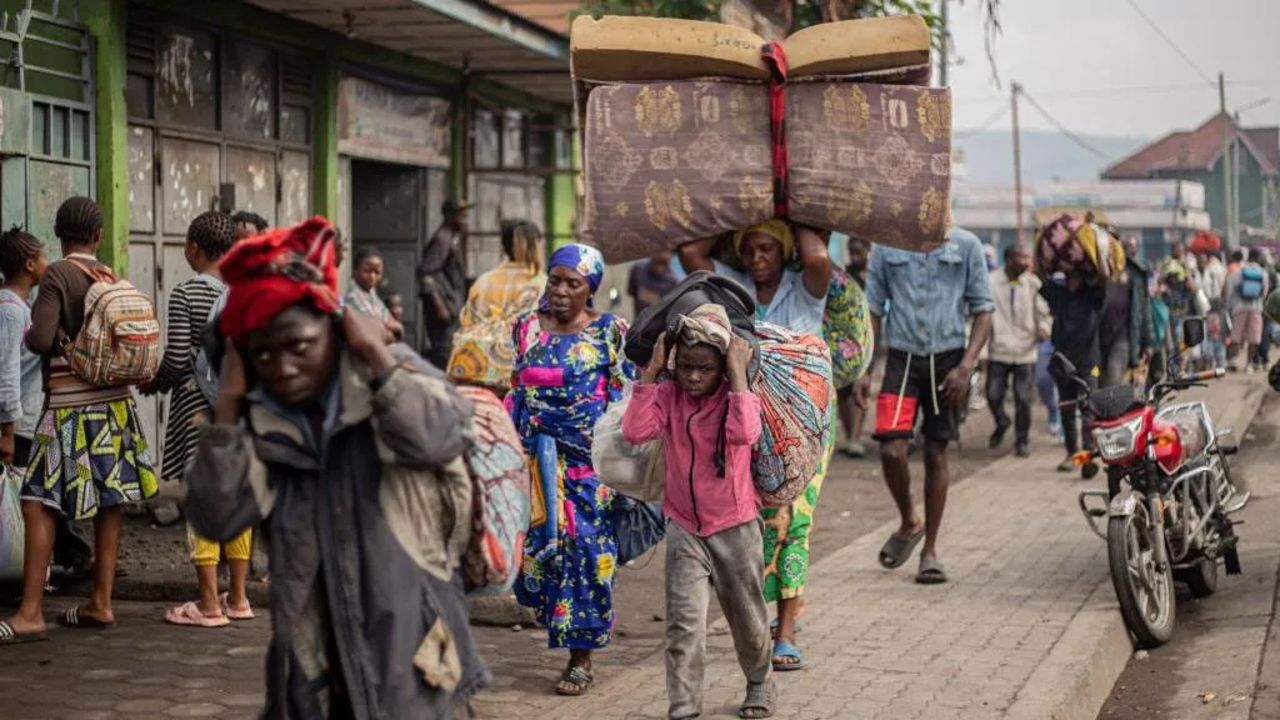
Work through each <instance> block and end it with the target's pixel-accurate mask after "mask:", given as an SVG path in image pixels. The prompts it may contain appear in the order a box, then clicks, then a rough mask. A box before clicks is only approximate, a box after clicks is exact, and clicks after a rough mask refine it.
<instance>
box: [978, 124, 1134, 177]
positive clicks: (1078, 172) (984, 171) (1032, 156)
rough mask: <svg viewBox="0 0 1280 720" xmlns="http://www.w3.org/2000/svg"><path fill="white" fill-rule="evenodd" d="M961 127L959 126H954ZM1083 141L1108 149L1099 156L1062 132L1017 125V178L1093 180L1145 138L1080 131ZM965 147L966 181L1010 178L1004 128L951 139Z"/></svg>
mask: <svg viewBox="0 0 1280 720" xmlns="http://www.w3.org/2000/svg"><path fill="white" fill-rule="evenodd" d="M959 132H961V133H963V129H961V130H959ZM1083 139H1084V141H1085V142H1087V143H1089V144H1090V145H1092V146H1093V147H1095V148H1097V149H1098V150H1101V151H1102V152H1104V153H1106V154H1107V157H1108V159H1106V160H1102V159H1100V158H1098V157H1097V156H1095V155H1094V154H1093V153H1090V152H1088V151H1086V150H1085V149H1083V148H1081V147H1080V146H1079V145H1076V144H1075V143H1073V142H1072V141H1071V140H1070V139H1069V138H1067V137H1066V136H1065V135H1062V134H1060V133H1056V132H1050V131H1044V130H1024V131H1022V181H1023V182H1024V183H1027V184H1035V183H1042V182H1048V181H1051V180H1054V179H1058V180H1065V181H1079V180H1097V179H1098V175H1099V173H1101V172H1102V170H1103V169H1104V168H1105V167H1106V166H1108V165H1110V164H1111V163H1113V162H1115V161H1117V160H1119V159H1121V158H1123V157H1124V156H1126V155H1128V154H1129V153H1131V152H1133V151H1134V150H1136V149H1138V148H1140V147H1142V146H1143V145H1145V144H1147V142H1148V141H1147V140H1144V139H1142V138H1124V137H1099V136H1090V135H1085V136H1083ZM955 147H956V148H957V149H959V150H960V151H962V152H963V153H964V155H963V158H964V159H963V162H964V168H965V172H966V174H967V178H968V181H969V182H972V183H975V184H982V185H1012V184H1013V138H1012V137H1011V136H1010V133H1009V131H1007V130H984V131H982V132H978V133H974V134H972V135H966V136H964V137H960V138H957V139H956V140H955Z"/></svg>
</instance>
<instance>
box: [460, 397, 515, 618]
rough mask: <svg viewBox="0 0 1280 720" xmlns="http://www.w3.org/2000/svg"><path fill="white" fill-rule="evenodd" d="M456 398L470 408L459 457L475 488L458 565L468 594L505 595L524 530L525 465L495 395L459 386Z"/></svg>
mask: <svg viewBox="0 0 1280 720" xmlns="http://www.w3.org/2000/svg"><path fill="white" fill-rule="evenodd" d="M458 394H460V395H462V396H463V397H464V398H466V399H467V400H470V401H471V403H472V404H473V405H474V414H473V415H472V419H471V426H472V434H473V438H474V442H473V443H472V445H471V447H470V448H468V450H467V451H466V453H465V455H464V460H465V461H466V464H467V470H468V471H469V472H470V473H471V481H472V483H473V485H474V489H475V491H474V492H473V493H472V499H473V502H474V511H473V513H472V519H473V522H474V527H473V530H472V534H471V541H470V543H469V545H468V547H467V553H466V557H465V560H464V562H463V567H464V572H465V575H466V581H467V583H466V584H467V590H468V592H472V593H481V594H486V595H488V594H495V595H500V594H505V593H507V592H510V590H511V587H512V586H513V585H514V584H515V581H516V576H517V575H518V574H519V572H520V553H521V552H522V550H523V547H524V536H525V531H526V530H527V529H528V527H529V512H530V502H529V493H530V482H531V480H530V477H529V466H528V461H527V460H526V458H525V453H524V445H523V444H522V443H521V441H520V435H519V433H517V432H516V427H515V424H514V423H513V422H512V421H511V416H510V415H508V414H507V410H506V407H504V406H503V404H502V402H501V401H500V400H498V396H496V395H494V394H493V393H492V392H490V391H489V390H486V389H484V388H479V387H470V386H460V387H458Z"/></svg>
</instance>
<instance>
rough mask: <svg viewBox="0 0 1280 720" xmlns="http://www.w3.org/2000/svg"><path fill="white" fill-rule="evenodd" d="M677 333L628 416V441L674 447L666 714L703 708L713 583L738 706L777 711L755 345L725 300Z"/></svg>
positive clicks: (668, 499) (754, 714)
mask: <svg viewBox="0 0 1280 720" xmlns="http://www.w3.org/2000/svg"><path fill="white" fill-rule="evenodd" d="M672 340H673V342H672V344H673V345H674V346H675V353H674V362H673V363H671V362H670V361H669V358H668V338H667V337H666V336H664V337H662V338H661V339H659V341H658V345H657V347H656V348H655V350H654V355H653V359H652V360H651V361H650V363H649V366H648V367H647V368H645V371H644V373H643V374H642V375H641V377H640V380H639V382H638V383H637V385H636V386H635V390H634V393H633V394H632V396H631V400H630V402H629V403H628V405H627V409H626V412H625V413H624V414H623V417H622V435H623V437H624V438H625V439H626V441H627V442H629V443H631V444H633V445H641V444H644V443H647V442H650V441H653V440H657V439H661V440H662V447H663V453H664V455H665V458H666V472H667V477H666V490H665V500H664V501H663V508H662V509H663V512H664V513H665V514H666V515H667V517H669V518H671V520H672V523H671V525H670V526H669V527H668V530H667V536H666V538H667V566H666V567H667V583H666V586H667V589H666V596H667V651H666V659H667V697H668V701H669V710H668V717H670V718H691V717H696V716H698V715H699V714H701V712H702V676H703V660H704V655H705V650H706V627H707V606H708V604H709V602H710V600H711V590H712V589H713V588H714V589H715V593H716V597H717V598H718V599H719V601H720V606H721V607H722V608H723V609H724V613H725V618H726V619H727V620H728V623H729V629H730V631H731V632H732V634H733V643H734V647H735V648H736V650H737V653H738V663H739V664H740V665H741V666H742V671H743V673H744V674H745V675H746V676H747V693H746V699H745V700H744V701H743V703H742V707H741V709H740V711H739V715H740V716H741V717H744V718H764V717H770V716H771V715H773V711H774V705H775V703H776V700H777V688H776V686H775V685H774V683H773V682H772V681H771V680H770V677H769V675H770V671H771V667H770V659H771V658H770V640H769V626H768V611H767V610H766V607H765V602H764V588H763V577H764V556H763V553H762V550H761V548H762V547H763V540H762V535H761V533H762V525H761V522H760V515H759V509H760V500H759V496H758V495H757V494H756V489H755V485H754V484H753V483H752V480H751V446H752V445H753V444H755V442H756V440H757V439H759V437H760V428H761V421H760V399H759V398H758V397H756V395H755V394H754V393H752V392H751V389H750V388H749V387H748V385H747V365H748V363H749V362H750V360H751V347H750V345H748V344H747V343H746V341H744V340H743V339H742V338H740V337H737V336H736V335H734V333H733V330H732V327H731V326H730V324H729V318H728V316H727V315H726V314H725V310H724V308H723V307H721V306H719V305H703V306H701V307H699V308H697V309H696V310H694V311H693V312H692V313H690V314H689V315H682V316H680V318H679V319H678V321H677V329H676V333H675V336H674V338H672ZM669 364H671V365H672V371H671V372H670V373H668V365H669ZM664 373H668V375H669V377H667V379H665V380H663V381H662V382H658V379H659V376H661V375H663V374H664Z"/></svg>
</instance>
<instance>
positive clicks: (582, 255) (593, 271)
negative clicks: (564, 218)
mask: <svg viewBox="0 0 1280 720" xmlns="http://www.w3.org/2000/svg"><path fill="white" fill-rule="evenodd" d="M554 267H567V268H569V269H570V270H572V271H574V272H576V273H578V274H579V275H581V276H582V277H584V278H586V280H587V285H590V286H591V295H592V297H588V298H587V307H592V306H594V304H595V302H594V296H595V294H596V291H597V290H599V289H600V283H602V282H604V256H603V255H601V254H600V251H599V250H597V249H595V248H593V247H591V246H590V245H579V244H577V243H574V244H571V245H565V246H564V247H562V248H560V249H559V250H556V251H555V252H554V253H552V254H551V262H550V263H548V264H547V272H551V268H554Z"/></svg>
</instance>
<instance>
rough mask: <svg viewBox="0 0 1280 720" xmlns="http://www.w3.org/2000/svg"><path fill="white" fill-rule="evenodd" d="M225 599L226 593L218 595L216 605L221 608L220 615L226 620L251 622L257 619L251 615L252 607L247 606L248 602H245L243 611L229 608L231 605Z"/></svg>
mask: <svg viewBox="0 0 1280 720" xmlns="http://www.w3.org/2000/svg"><path fill="white" fill-rule="evenodd" d="M227 597H228V595H227V593H222V594H221V595H219V596H218V604H219V605H221V606H222V614H223V615H225V616H226V617H227V619H228V620H253V619H254V618H256V617H258V616H257V615H255V614H254V613H253V606H251V605H249V604H248V601H245V609H244V610H237V609H236V608H233V607H231V603H229V602H227Z"/></svg>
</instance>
